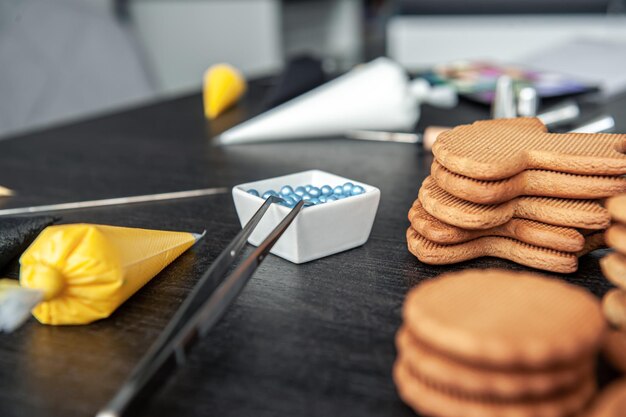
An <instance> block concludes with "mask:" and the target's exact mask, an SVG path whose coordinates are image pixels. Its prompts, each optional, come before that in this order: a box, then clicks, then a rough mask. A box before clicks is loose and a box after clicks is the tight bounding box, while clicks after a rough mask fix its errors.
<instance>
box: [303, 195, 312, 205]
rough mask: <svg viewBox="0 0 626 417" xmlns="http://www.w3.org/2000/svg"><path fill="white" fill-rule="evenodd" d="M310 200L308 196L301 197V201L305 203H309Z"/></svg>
mask: <svg viewBox="0 0 626 417" xmlns="http://www.w3.org/2000/svg"><path fill="white" fill-rule="evenodd" d="M311 198H312V197H311V196H310V195H308V194H305V195H303V196H302V199H303V200H304V202H305V203H306V202H309V201H311Z"/></svg>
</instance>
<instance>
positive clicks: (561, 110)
mask: <svg viewBox="0 0 626 417" xmlns="http://www.w3.org/2000/svg"><path fill="white" fill-rule="evenodd" d="M537 117H538V118H539V120H541V122H542V123H543V124H544V125H546V126H547V127H548V128H549V129H552V128H555V127H557V126H561V125H564V124H568V123H571V122H573V121H575V120H577V119H578V118H579V117H580V107H578V103H576V102H575V101H574V100H565V101H563V102H561V103H559V104H557V105H556V106H553V107H550V108H548V109H547V110H545V111H543V112H541V113H540V114H538V115H537Z"/></svg>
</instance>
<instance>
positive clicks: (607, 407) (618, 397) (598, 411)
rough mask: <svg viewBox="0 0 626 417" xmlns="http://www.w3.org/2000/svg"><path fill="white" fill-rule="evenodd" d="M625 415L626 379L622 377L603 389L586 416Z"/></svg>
mask: <svg viewBox="0 0 626 417" xmlns="http://www.w3.org/2000/svg"><path fill="white" fill-rule="evenodd" d="M624 415H626V379H621V380H618V381H615V382H613V383H612V384H611V385H609V386H608V387H606V388H605V389H604V390H602V392H601V393H600V395H598V396H597V397H596V399H595V400H594V401H593V404H592V405H591V408H590V410H589V411H588V412H587V413H586V414H585V417H624Z"/></svg>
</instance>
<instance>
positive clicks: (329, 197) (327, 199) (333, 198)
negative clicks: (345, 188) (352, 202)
mask: <svg viewBox="0 0 626 417" xmlns="http://www.w3.org/2000/svg"><path fill="white" fill-rule="evenodd" d="M337 200H339V198H337V196H336V195H334V194H333V195H331V196H328V197H327V198H326V202H327V203H330V202H331V201H337Z"/></svg>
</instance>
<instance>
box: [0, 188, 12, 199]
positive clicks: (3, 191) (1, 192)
mask: <svg viewBox="0 0 626 417" xmlns="http://www.w3.org/2000/svg"><path fill="white" fill-rule="evenodd" d="M14 195H15V191H13V190H12V189H10V188H6V187H3V186H1V185H0V197H12V196H14Z"/></svg>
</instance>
